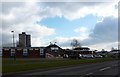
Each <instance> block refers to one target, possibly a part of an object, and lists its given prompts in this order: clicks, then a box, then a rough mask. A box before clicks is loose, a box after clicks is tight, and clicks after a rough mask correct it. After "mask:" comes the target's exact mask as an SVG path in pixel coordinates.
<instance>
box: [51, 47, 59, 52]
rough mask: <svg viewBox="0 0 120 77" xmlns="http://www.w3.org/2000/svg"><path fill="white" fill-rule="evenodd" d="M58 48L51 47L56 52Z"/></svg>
mask: <svg viewBox="0 0 120 77" xmlns="http://www.w3.org/2000/svg"><path fill="white" fill-rule="evenodd" d="M58 50H59V48H58V47H51V51H54V52H57V51H58Z"/></svg>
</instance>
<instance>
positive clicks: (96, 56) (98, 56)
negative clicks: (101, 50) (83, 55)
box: [94, 55, 102, 58]
mask: <svg viewBox="0 0 120 77" xmlns="http://www.w3.org/2000/svg"><path fill="white" fill-rule="evenodd" d="M94 57H95V58H102V56H101V55H94Z"/></svg>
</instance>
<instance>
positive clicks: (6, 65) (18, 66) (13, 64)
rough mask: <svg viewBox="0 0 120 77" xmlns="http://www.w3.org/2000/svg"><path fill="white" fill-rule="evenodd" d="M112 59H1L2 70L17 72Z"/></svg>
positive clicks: (4, 71)
mask: <svg viewBox="0 0 120 77" xmlns="http://www.w3.org/2000/svg"><path fill="white" fill-rule="evenodd" d="M111 60H113V59H110V58H106V59H102V58H101V59H76V60H75V59H51V60H50V59H36V60H35V59H19V60H18V59H17V60H12V59H9V60H8V59H3V60H2V72H3V73H10V72H19V71H27V70H35V69H45V68H54V67H62V66H71V65H80V64H86V63H96V62H104V61H111Z"/></svg>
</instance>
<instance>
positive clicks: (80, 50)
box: [64, 47, 95, 58]
mask: <svg viewBox="0 0 120 77" xmlns="http://www.w3.org/2000/svg"><path fill="white" fill-rule="evenodd" d="M90 54H91V55H93V54H95V52H94V51H90V48H88V47H77V48H74V49H72V50H70V49H67V50H65V51H64V57H69V58H79V57H80V55H90Z"/></svg>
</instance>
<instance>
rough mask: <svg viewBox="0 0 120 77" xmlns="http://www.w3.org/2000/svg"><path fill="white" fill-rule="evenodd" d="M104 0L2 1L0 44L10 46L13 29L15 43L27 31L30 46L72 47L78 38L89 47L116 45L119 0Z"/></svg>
mask: <svg viewBox="0 0 120 77" xmlns="http://www.w3.org/2000/svg"><path fill="white" fill-rule="evenodd" d="M106 1H107V2H106ZM106 1H105V0H104V1H102V0H101V2H100V1H99V2H97V1H91V2H89V1H88V0H85V1H84V2H83V1H81V0H80V1H79V0H75V1H71V0H62V1H59V2H57V1H54V0H53V1H51V2H50V1H42V0H41V1H39V0H32V1H28V0H25V1H19V0H18V1H15V0H12V1H10V0H6V1H2V2H1V3H0V5H1V6H0V8H1V10H0V21H1V22H0V24H1V25H2V26H1V27H0V31H1V32H0V35H1V36H2V37H1V38H0V44H1V45H0V46H12V39H13V38H12V33H11V31H12V30H14V34H15V42H18V34H20V33H22V32H26V34H30V35H31V45H32V47H40V46H48V45H49V44H50V42H52V43H54V42H57V45H59V46H60V47H62V48H71V46H70V43H71V41H72V40H73V39H77V40H78V41H79V42H80V43H81V45H82V46H88V47H89V48H91V49H92V50H102V49H105V50H110V49H111V48H112V47H114V48H117V46H118V0H109V1H108V0H106Z"/></svg>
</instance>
